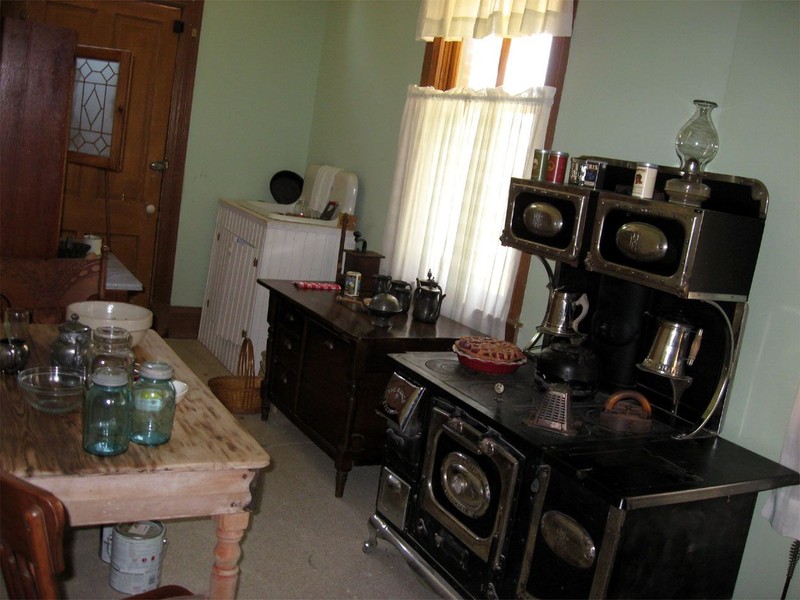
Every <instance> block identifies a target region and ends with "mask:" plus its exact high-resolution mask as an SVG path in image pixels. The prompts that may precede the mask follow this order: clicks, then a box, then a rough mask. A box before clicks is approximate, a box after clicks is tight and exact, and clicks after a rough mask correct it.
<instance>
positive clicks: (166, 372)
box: [139, 361, 172, 379]
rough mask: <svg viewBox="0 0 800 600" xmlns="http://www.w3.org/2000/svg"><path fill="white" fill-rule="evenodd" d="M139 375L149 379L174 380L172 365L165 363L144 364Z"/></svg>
mask: <svg viewBox="0 0 800 600" xmlns="http://www.w3.org/2000/svg"><path fill="white" fill-rule="evenodd" d="M139 374H140V375H141V376H142V377H147V378H148V379H172V365H169V364H167V363H165V362H156V361H151V362H144V363H142V366H141V368H140V369H139Z"/></svg>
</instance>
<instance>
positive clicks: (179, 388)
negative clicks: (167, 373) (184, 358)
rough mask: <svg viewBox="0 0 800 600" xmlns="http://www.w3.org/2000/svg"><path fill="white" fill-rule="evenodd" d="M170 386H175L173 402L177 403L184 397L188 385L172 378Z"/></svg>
mask: <svg viewBox="0 0 800 600" xmlns="http://www.w3.org/2000/svg"><path fill="white" fill-rule="evenodd" d="M172 386H173V387H174V388H175V404H179V403H180V401H181V400H183V399H184V398H185V397H186V392H188V391H189V386H188V385H186V384H185V383H184V382H182V381H179V380H177V379H173V380H172Z"/></svg>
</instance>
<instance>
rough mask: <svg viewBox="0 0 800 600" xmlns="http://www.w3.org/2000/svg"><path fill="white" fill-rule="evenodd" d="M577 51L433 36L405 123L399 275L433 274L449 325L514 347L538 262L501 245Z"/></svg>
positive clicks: (395, 239)
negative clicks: (514, 182) (513, 185)
mask: <svg viewBox="0 0 800 600" xmlns="http://www.w3.org/2000/svg"><path fill="white" fill-rule="evenodd" d="M432 1H433V0H428V3H430V2H432ZM441 1H444V2H445V3H446V2H447V0H439V2H441ZM550 1H557V0H550ZM425 4H426V3H423V5H425ZM572 7H573V5H572V4H570V6H569V9H570V13H569V14H570V16H571V15H572ZM442 14H444V13H442ZM434 16H435V15H434ZM568 42H569V38H568V37H566V38H565V37H555V38H554V37H551V36H549V35H541V34H540V35H536V36H534V37H530V36H529V37H527V38H522V37H515V38H513V39H509V38H502V37H494V36H489V37H484V38H481V39H479V40H474V39H470V38H469V37H467V38H466V39H465V40H464V41H446V40H444V39H443V38H440V37H438V38H433V41H431V42H428V43H427V45H426V51H425V60H424V63H423V72H422V77H421V80H420V87H416V86H412V87H411V89H410V90H409V94H408V98H407V102H406V108H405V112H404V115H403V124H402V127H401V139H400V144H399V151H398V158H397V164H396V169H395V176H394V182H393V186H392V197H391V201H390V208H389V214H388V218H387V222H386V223H387V226H386V229H385V234H384V235H385V238H384V251H385V254H386V255H387V257H388V258H389V260H388V261H387V265H388V268H389V269H390V273H391V275H392V276H393V277H396V278H402V279H406V280H412V281H413V280H414V279H415V278H418V277H422V276H423V275H424V274H425V273H426V272H427V271H428V270H429V269H430V270H432V271H433V275H434V277H437V278H438V280H439V283H440V285H441V286H442V288H443V289H444V291H445V293H446V295H447V299H446V300H445V302H444V303H443V305H442V314H443V315H446V316H448V317H451V318H453V319H456V320H458V321H461V322H462V323H465V324H467V325H469V326H471V327H474V328H476V329H479V330H481V331H484V332H486V333H488V334H490V335H493V336H495V337H505V339H508V340H511V341H514V340H515V339H516V331H517V327H516V325H517V323H518V318H519V313H520V311H521V309H522V299H523V296H524V288H525V282H526V279H527V272H528V269H529V265H530V262H529V261H530V257H529V256H528V255H526V254H522V253H520V252H518V251H516V250H513V249H510V248H506V247H503V246H501V245H500V243H499V237H500V233H501V231H502V228H503V222H504V217H505V209H506V204H507V195H508V184H509V180H510V178H511V177H525V176H529V174H530V169H531V163H532V161H531V159H532V154H533V150H534V149H535V148H537V147H538V148H541V147H545V146H548V145H549V144H550V140H551V139H552V132H553V124H554V121H555V113H556V112H557V102H558V99H559V96H560V95H559V94H558V89H560V87H561V85H560V84H561V82H562V81H563V72H564V71H565V67H566V56H567V53H566V50H567V49H568ZM534 56H536V57H537V58H532V57H534ZM534 64H537V65H538V67H533V66H532V65H534ZM559 71H560V72H559ZM543 83H546V84H547V86H549V87H547V88H544V87H541V86H542V84H543ZM500 86H502V87H500ZM431 87H433V88H436V90H439V91H436V90H431V89H430V88H431ZM554 88H558V89H554Z"/></svg>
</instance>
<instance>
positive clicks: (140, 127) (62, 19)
mask: <svg viewBox="0 0 800 600" xmlns="http://www.w3.org/2000/svg"><path fill="white" fill-rule="evenodd" d="M26 11H27V15H28V18H29V19H31V20H36V21H43V22H46V23H49V24H53V25H59V26H62V27H68V28H71V29H74V30H75V31H77V33H78V44H81V45H86V46H101V47H106V48H116V49H123V50H129V51H130V52H131V55H132V69H131V80H130V86H129V94H128V102H127V110H126V112H127V115H126V121H127V123H126V127H125V138H124V146H123V160H122V167H121V170H120V171H119V172H114V171H107V170H104V169H98V168H95V167H91V166H83V165H80V164H75V163H71V162H68V163H67V173H66V184H65V190H64V212H63V220H62V235H73V236H77V237H80V236H82V235H83V234H87V233H94V234H99V235H104V234H105V231H106V211H105V201H106V195H107V197H108V206H109V215H108V219H109V222H108V226H109V240H108V241H107V243H108V245H109V246H110V247H111V250H112V252H113V253H114V254H115V255H116V256H117V257H118V258H119V259H120V260H121V261H122V263H123V264H124V265H125V266H126V267H127V268H128V269H129V270H130V271H131V272H133V274H134V275H135V276H136V278H137V279H139V281H141V282H142V284H143V286H144V292H143V293H142V294H140V295H139V296H138V297H136V298H135V299H134V301H135V302H136V303H137V304H144V305H147V304H149V298H150V294H151V292H152V273H153V260H154V257H155V248H156V237H157V236H156V232H157V227H158V219H159V204H160V198H161V185H162V176H163V171H162V170H156V169H154V168H153V166H151V165H153V163H156V164H159V163H160V162H161V161H165V160H167V157H166V145H167V130H168V125H169V117H170V106H171V100H172V84H173V76H174V74H175V62H176V52H177V47H178V36H179V35H180V34H179V33H176V30H179V29H180V27H179V26H177V27H176V23H180V18H181V10H180V8H176V7H172V6H164V5H160V4H153V3H147V2H125V1H121V2H112V1H97V2H94V1H81V0H58V1H54V0H48V1H46V2H42V1H34V2H29V3H27V7H26Z"/></svg>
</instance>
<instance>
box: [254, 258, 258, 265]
mask: <svg viewBox="0 0 800 600" xmlns="http://www.w3.org/2000/svg"><path fill="white" fill-rule="evenodd" d="M253 266H254V267H257V266H258V259H257V258H254V259H253Z"/></svg>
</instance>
